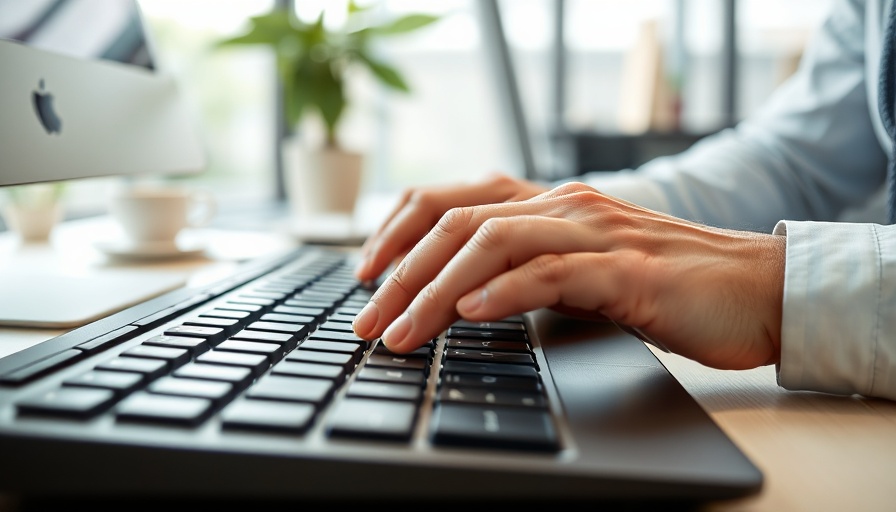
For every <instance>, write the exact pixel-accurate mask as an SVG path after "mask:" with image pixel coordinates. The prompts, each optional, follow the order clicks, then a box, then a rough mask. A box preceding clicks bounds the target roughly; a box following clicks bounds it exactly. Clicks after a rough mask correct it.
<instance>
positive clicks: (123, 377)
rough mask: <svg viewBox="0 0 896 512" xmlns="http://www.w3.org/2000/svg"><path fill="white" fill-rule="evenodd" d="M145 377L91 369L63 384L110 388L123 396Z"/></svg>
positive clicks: (140, 374) (139, 374) (138, 374)
mask: <svg viewBox="0 0 896 512" xmlns="http://www.w3.org/2000/svg"><path fill="white" fill-rule="evenodd" d="M145 379H146V376H145V375H143V374H142V373H132V372H110V371H103V370H91V371H89V372H85V373H82V374H81V375H78V376H76V377H72V378H70V379H67V380H65V381H64V382H63V383H62V385H63V386H78V387H85V388H102V389H109V390H112V391H114V392H115V394H117V395H119V396H121V395H125V394H127V393H130V392H131V391H133V390H135V389H137V387H139V386H140V385H141V384H143V381H144V380H145Z"/></svg>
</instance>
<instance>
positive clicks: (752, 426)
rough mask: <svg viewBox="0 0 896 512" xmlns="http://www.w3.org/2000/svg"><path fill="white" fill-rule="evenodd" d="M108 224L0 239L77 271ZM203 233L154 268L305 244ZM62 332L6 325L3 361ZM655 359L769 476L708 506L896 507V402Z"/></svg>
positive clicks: (224, 262) (762, 372)
mask: <svg viewBox="0 0 896 512" xmlns="http://www.w3.org/2000/svg"><path fill="white" fill-rule="evenodd" d="M106 222H107V221H106V220H104V219H97V220H90V221H83V222H81V221H79V222H77V223H67V224H68V225H66V226H64V228H63V229H60V230H58V232H56V233H54V239H53V241H52V244H51V245H48V246H44V247H39V246H31V247H24V246H21V245H19V243H18V241H17V240H15V239H14V237H13V235H11V234H9V233H4V234H0V265H8V264H10V263H11V262H12V261H15V262H17V264H19V263H20V262H21V261H23V259H28V260H30V261H31V263H29V264H41V265H48V264H52V265H57V266H59V267H57V268H69V269H71V268H78V265H86V266H89V267H95V266H97V265H99V266H102V265H107V264H111V263H110V262H108V261H106V260H104V258H105V257H104V256H103V255H102V254H100V253H98V252H97V251H96V250H94V249H93V248H92V244H91V243H90V242H91V240H95V239H97V238H98V237H103V236H107V235H108V234H109V229H110V228H109V226H108V224H106ZM194 236H202V237H204V240H205V241H206V242H208V251H207V255H206V257H204V258H198V259H193V260H186V261H172V262H166V263H161V264H158V263H156V264H152V266H151V270H153V271H162V270H164V271H166V272H183V273H184V275H185V277H187V278H188V279H190V280H191V281H193V282H195V281H202V280H205V279H209V280H213V279H215V278H216V277H219V276H220V275H221V273H226V272H228V271H230V270H233V268H234V266H235V265H238V264H239V263H240V262H242V261H244V260H246V259H248V258H253V257H258V256H263V255H265V254H272V253H274V252H276V251H280V250H286V249H288V248H289V247H291V246H293V245H294V244H295V240H294V239H292V238H291V237H289V236H288V235H284V234H280V233H260V232H253V231H204V232H202V233H201V234H194ZM62 248H64V249H65V254H66V257H65V258H64V259H61V260H60V259H58V258H56V257H54V256H53V254H58V253H59V251H60V249H62ZM73 266H74V267H73ZM147 267H148V265H146V264H143V265H139V266H138V267H136V268H138V269H143V270H147ZM57 334H59V332H58V331H52V330H38V329H14V328H0V357H2V356H4V355H7V354H10V353H13V352H16V351H18V350H21V349H22V348H25V347H26V346H30V345H32V344H34V343H38V342H40V341H42V340H44V339H47V338H50V337H52V336H55V335H57ZM654 353H655V354H656V355H657V357H658V358H659V359H660V361H662V362H663V363H664V364H665V365H666V367H667V368H668V369H669V370H670V371H671V372H672V374H673V375H675V377H676V378H678V379H679V381H680V382H681V383H682V384H683V385H684V387H685V388H686V389H687V390H688V392H690V393H691V395H693V396H694V397H695V398H696V399H697V401H698V402H699V403H700V404H701V405H702V406H703V407H704V409H706V410H707V411H708V412H709V413H710V415H711V416H712V417H713V418H714V419H715V421H716V422H717V423H718V424H719V426H720V427H721V428H722V429H723V430H724V431H725V432H727V433H728V435H729V436H731V438H732V439H733V440H734V442H735V443H736V444H737V445H738V446H740V447H741V449H742V450H743V451H744V452H745V453H746V454H747V456H749V457H750V458H751V459H752V460H753V461H754V462H755V463H756V464H757V466H758V467H759V468H760V469H761V470H762V471H763V473H764V474H765V486H764V488H763V489H762V491H761V492H760V493H759V494H758V495H756V496H752V497H749V498H745V499H740V500H735V501H730V502H719V503H712V504H709V505H708V506H707V507H706V510H708V511H712V512H716V511H729V510H738V511H785V510H786V511H813V512H814V511H824V510H832V511H844V510H847V511H848V510H856V511H859V510H861V511H863V512H866V511H878V510H880V511H890V510H896V485H894V483H893V478H894V475H896V403H894V402H889V401H886V400H873V399H864V398H856V397H837V396H831V395H826V394H821V393H811V392H793V391H787V390H784V389H782V388H780V387H778V386H777V384H776V381H775V372H774V368H773V367H770V366H768V367H762V368H757V369H753V370H746V371H721V370H714V369H710V368H707V367H704V366H702V365H700V364H697V363H695V362H693V361H690V360H688V359H685V358H682V357H680V356H676V355H673V354H666V353H663V352H660V351H658V350H654ZM15 509H16V507H15V501H14V500H11V499H9V497H7V498H6V499H5V500H4V499H3V497H2V496H0V511H5V510H15Z"/></svg>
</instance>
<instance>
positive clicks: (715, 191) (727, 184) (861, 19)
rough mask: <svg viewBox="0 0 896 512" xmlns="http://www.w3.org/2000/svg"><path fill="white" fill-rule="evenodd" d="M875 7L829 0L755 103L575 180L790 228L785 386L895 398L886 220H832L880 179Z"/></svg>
mask: <svg viewBox="0 0 896 512" xmlns="http://www.w3.org/2000/svg"><path fill="white" fill-rule="evenodd" d="M882 13H883V6H882V5H881V4H880V2H875V1H873V0H871V1H869V4H868V5H866V3H865V2H862V1H860V0H841V1H837V2H835V4H834V6H833V9H832V12H831V13H830V14H829V16H828V18H827V20H826V22H825V23H824V24H823V26H822V27H821V28H820V30H819V31H818V32H817V33H816V35H815V37H814V39H813V41H812V42H811V44H810V45H809V46H808V47H807V49H806V52H805V54H804V58H803V60H802V62H801V65H800V67H799V68H798V70H797V72H796V73H795V74H794V76H793V77H791V79H789V80H788V81H787V82H786V83H784V84H783V85H782V86H781V87H779V89H778V90H777V91H776V92H775V94H774V95H773V96H772V97H771V98H770V100H769V101H768V102H767V103H766V104H765V106H764V107H763V108H762V109H761V110H760V111H759V112H757V113H756V115H753V116H751V117H750V118H749V119H746V120H744V121H743V122H741V123H740V124H739V125H738V126H737V127H735V128H732V129H728V130H725V131H722V132H720V133H718V134H716V135H713V136H711V137H708V138H706V139H704V140H702V141H700V142H699V143H697V144H696V145H694V146H693V147H692V148H690V149H689V150H687V151H685V152H683V153H681V154H679V155H674V156H669V157H663V158H658V159H656V160H653V161H651V162H649V163H647V164H645V165H643V166H642V167H640V168H638V169H633V170H622V171H616V172H592V173H588V174H586V175H585V176H584V177H583V180H582V181H584V182H586V183H588V184H590V185H592V186H594V187H595V188H597V189H598V190H601V191H602V192H604V193H607V194H610V195H614V196H617V197H620V198H623V199H626V200H628V201H631V202H634V203H637V204H640V205H642V206H645V207H647V208H651V209H655V210H658V211H663V212H667V213H671V214H673V215H676V216H679V217H683V218H687V219H691V220H696V221H699V222H703V223H706V224H710V225H716V226H722V227H729V228H735V229H746V230H753V231H762V232H775V233H777V234H781V235H784V236H786V237H787V257H786V258H787V259H786V270H785V284H784V300H783V321H782V331H781V343H782V358H781V362H780V364H779V365H778V382H779V383H780V385H781V386H783V387H785V388H788V389H802V390H816V391H824V392H831V393H840V394H850V393H858V394H863V395H868V396H879V397H886V398H890V399H896V377H894V373H896V226H892V227H891V226H881V225H877V224H872V223H870V222H869V223H853V222H843V221H842V219H843V217H844V216H845V215H846V214H848V213H849V212H850V211H852V210H853V209H855V208H861V207H862V205H864V204H866V203H867V202H868V201H869V200H870V201H872V202H873V200H874V198H880V197H881V194H880V191H881V189H882V187H883V185H884V183H885V181H886V162H887V153H888V152H889V150H890V142H889V140H885V139H884V138H883V136H882V135H881V133H882V132H881V130H880V121H879V118H878V116H877V111H876V107H875V106H876V92H875V90H876V89H875V88H876V84H877V80H876V78H874V79H871V80H870V81H869V80H868V79H867V78H866V77H869V76H873V77H876V71H877V63H876V61H875V62H874V63H869V62H868V61H867V60H866V58H871V56H872V55H873V56H874V59H877V58H878V57H877V56H878V55H879V51H880V50H879V47H880V34H881V27H882V25H883V20H884V18H883V16H882ZM869 47H871V48H872V51H869V50H868V48H869ZM871 211H872V217H874V218H873V219H872V220H880V219H882V217H878V215H879V213H878V212H876V211H875V210H873V209H872V210H871ZM782 219H786V221H782ZM810 220H812V221H813V222H810ZM834 221H839V222H834Z"/></svg>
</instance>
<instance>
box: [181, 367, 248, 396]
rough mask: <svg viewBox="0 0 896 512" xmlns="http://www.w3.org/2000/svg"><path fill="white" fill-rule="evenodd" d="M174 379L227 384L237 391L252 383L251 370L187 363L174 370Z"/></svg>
mask: <svg viewBox="0 0 896 512" xmlns="http://www.w3.org/2000/svg"><path fill="white" fill-rule="evenodd" d="M173 375H174V376H175V377H184V378H189V379H204V380H216V381H223V382H229V383H231V384H233V386H234V388H236V389H238V390H242V389H245V388H246V386H248V385H249V383H250V382H252V378H253V375H252V369H251V368H245V367H241V366H223V365H217V364H199V363H189V364H187V365H184V366H181V367H180V368H178V369H177V370H174V374H173Z"/></svg>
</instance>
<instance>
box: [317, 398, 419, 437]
mask: <svg viewBox="0 0 896 512" xmlns="http://www.w3.org/2000/svg"><path fill="white" fill-rule="evenodd" d="M416 417H417V405H416V404H414V403H411V402H398V401H394V400H374V399H368V398H345V399H343V400H341V401H340V402H339V403H338V404H336V407H335V409H334V411H333V414H332V416H330V419H329V422H328V423H327V432H328V433H329V435H331V436H348V437H364V438H378V439H392V440H398V441H407V440H409V439H410V438H411V434H412V433H413V431H414V422H415V420H416Z"/></svg>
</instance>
